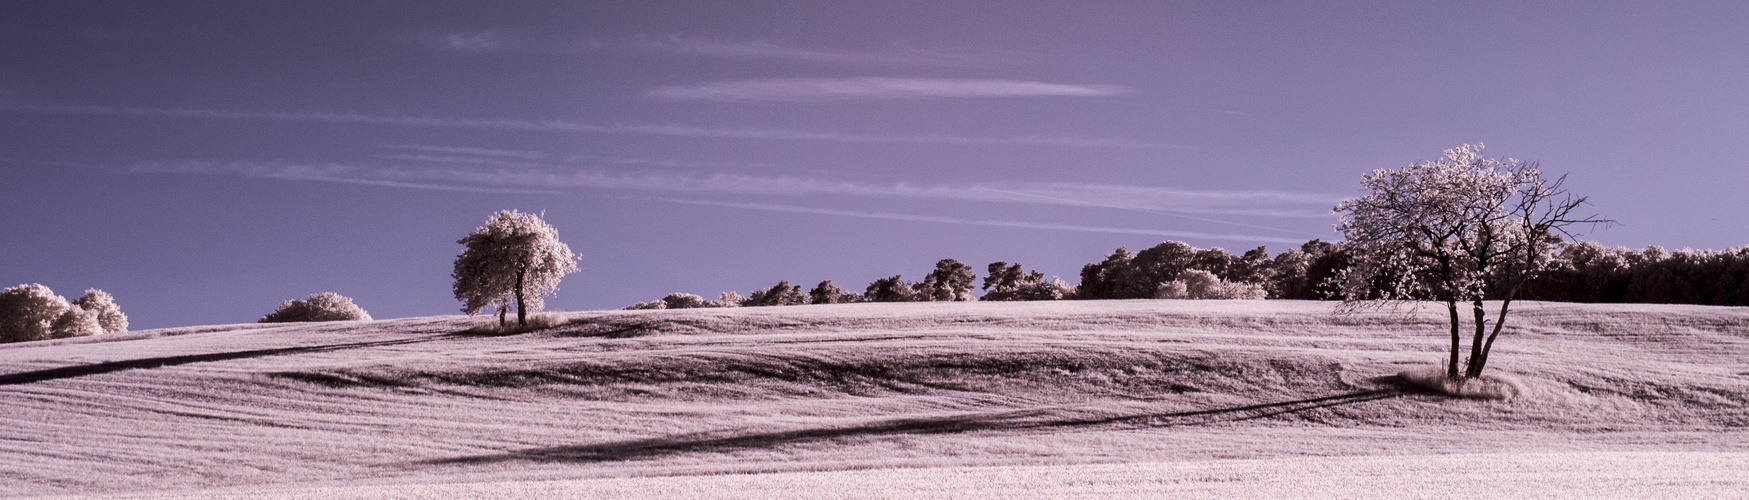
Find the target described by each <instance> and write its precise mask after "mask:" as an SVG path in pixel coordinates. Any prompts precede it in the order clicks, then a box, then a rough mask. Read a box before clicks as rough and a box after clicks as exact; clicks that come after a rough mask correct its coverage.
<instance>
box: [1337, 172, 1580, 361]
mask: <svg viewBox="0 0 1749 500" xmlns="http://www.w3.org/2000/svg"><path fill="white" fill-rule="evenodd" d="M1565 180H1566V176H1561V177H1559V178H1556V179H1553V180H1548V179H1544V178H1543V175H1542V171H1541V170H1538V169H1537V165H1536V163H1534V162H1524V161H1520V160H1516V159H1511V158H1499V159H1497V158H1487V157H1484V156H1482V145H1481V144H1476V145H1474V146H1471V145H1463V146H1459V147H1458V148H1456V149H1450V150H1446V152H1445V158H1444V159H1442V160H1435V161H1424V162H1421V163H1417V164H1414V165H1410V166H1408V167H1404V168H1403V169H1401V170H1389V169H1379V170H1374V171H1373V172H1372V173H1371V174H1367V175H1365V176H1363V177H1362V179H1361V184H1362V185H1363V186H1365V188H1366V190H1367V195H1366V196H1363V197H1360V198H1356V199H1352V200H1347V201H1343V202H1342V203H1340V204H1338V205H1336V207H1335V209H1334V210H1333V212H1334V213H1337V214H1339V216H1338V219H1337V223H1336V224H1335V226H1334V227H1335V228H1336V230H1337V231H1340V232H1342V234H1343V236H1344V237H1346V238H1347V239H1348V246H1347V247H1346V248H1347V249H1348V250H1349V251H1350V252H1351V253H1352V255H1353V256H1354V258H1355V259H1356V262H1354V264H1353V266H1352V267H1350V268H1348V269H1347V270H1346V271H1344V272H1343V273H1342V274H1343V276H1342V278H1343V279H1342V288H1343V291H1344V300H1345V302H1347V304H1348V305H1349V306H1351V307H1352V306H1358V305H1361V304H1367V303H1369V302H1370V303H1378V304H1385V303H1393V302H1399V301H1417V300H1428V299H1432V300H1437V301H1440V302H1443V303H1444V304H1445V306H1446V311H1447V312H1448V313H1449V316H1450V323H1451V356H1450V358H1449V360H1448V361H1449V363H1448V364H1447V367H1446V376H1447V377H1448V378H1450V379H1452V380H1463V379H1470V378H1475V377H1478V376H1480V375H1481V374H1482V369H1483V368H1484V367H1485V366H1486V365H1487V362H1488V352H1489V351H1490V350H1491V349H1492V348H1493V345H1494V339H1495V338H1496V337H1497V336H1498V335H1499V334H1500V329H1501V327H1502V326H1504V325H1505V324H1506V313H1507V310H1508V307H1510V306H1511V304H1512V299H1513V298H1514V297H1515V296H1516V295H1517V293H1518V292H1519V290H1520V289H1522V288H1523V286H1524V284H1525V282H1526V281H1528V280H1529V279H1530V278H1531V276H1532V275H1533V273H1535V272H1536V271H1537V270H1538V269H1540V268H1541V267H1542V266H1544V265H1546V264H1547V262H1548V261H1549V258H1550V257H1551V256H1552V255H1553V251H1554V247H1555V244H1556V243H1558V242H1559V241H1560V239H1559V236H1560V235H1566V236H1568V237H1571V236H1572V234H1570V233H1569V232H1568V231H1567V228H1568V227H1571V226H1573V225H1575V224H1596V223H1600V222H1601V223H1608V222H1610V221H1608V220H1605V219H1600V218H1598V217H1597V216H1596V215H1591V216H1583V217H1580V216H1575V215H1573V212H1574V211H1575V210H1577V209H1578V208H1579V206H1580V205H1583V204H1585V197H1576V196H1574V195H1572V194H1570V193H1568V192H1567V190H1566V189H1564V188H1562V183H1563V182H1564V181H1565ZM1488 298H1498V299H1499V300H1500V301H1501V302H1500V311H1499V313H1498V314H1496V315H1495V317H1494V322H1493V329H1492V332H1489V330H1488V321H1487V311H1486V310H1485V309H1484V308H1483V304H1482V301H1483V299H1488ZM1463 302H1468V303H1469V304H1470V306H1471V310H1472V314H1473V316H1474V322H1475V334H1474V336H1473V337H1472V339H1471V341H1470V356H1469V363H1468V366H1467V368H1466V369H1465V370H1464V371H1463V372H1462V373H1460V372H1459V370H1458V365H1459V363H1458V355H1459V354H1460V351H1461V348H1460V344H1461V337H1462V335H1461V333H1460V327H1459V314H1458V304H1459V303H1463ZM1460 377H1461V378H1460Z"/></svg>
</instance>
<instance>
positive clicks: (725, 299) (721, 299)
mask: <svg viewBox="0 0 1749 500" xmlns="http://www.w3.org/2000/svg"><path fill="white" fill-rule="evenodd" d="M745 303H747V298H746V297H742V296H741V292H737V291H734V290H730V291H727V292H723V293H719V294H717V300H713V301H711V303H710V304H709V305H708V306H707V307H741V304H745Z"/></svg>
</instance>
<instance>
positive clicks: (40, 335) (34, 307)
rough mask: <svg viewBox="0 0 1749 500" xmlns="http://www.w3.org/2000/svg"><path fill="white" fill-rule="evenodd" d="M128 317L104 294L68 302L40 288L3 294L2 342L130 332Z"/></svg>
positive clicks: (89, 294)
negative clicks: (128, 329) (128, 330)
mask: <svg viewBox="0 0 1749 500" xmlns="http://www.w3.org/2000/svg"><path fill="white" fill-rule="evenodd" d="M127 325H128V319H127V315H125V314H122V313H121V308H120V307H117V306H116V305H115V298H114V297H111V296H110V295H109V294H108V293H105V292H104V291H102V290H97V289H91V290H86V291H85V295H84V296H81V297H79V300H76V301H73V302H68V301H67V299H66V298H65V297H62V296H59V295H55V292H54V291H53V290H50V289H49V287H46V286H43V285H40V284H30V285H18V286H15V287H12V288H7V289H5V290H3V291H0V342H24V341H30V340H44V339H56V338H67V337H81V336H86V335H98V334H102V333H105V332H122V331H127Z"/></svg>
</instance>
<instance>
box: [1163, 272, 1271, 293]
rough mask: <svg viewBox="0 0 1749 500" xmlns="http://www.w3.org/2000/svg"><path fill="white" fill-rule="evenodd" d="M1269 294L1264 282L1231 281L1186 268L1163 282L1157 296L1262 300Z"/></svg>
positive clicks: (1209, 273)
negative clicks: (1173, 277)
mask: <svg viewBox="0 0 1749 500" xmlns="http://www.w3.org/2000/svg"><path fill="white" fill-rule="evenodd" d="M1267 295H1268V291H1266V290H1264V288H1263V285H1262V284H1258V283H1231V282H1227V281H1222V280H1221V279H1220V278H1217V277H1215V275H1214V273H1211V272H1208V271H1203V270H1201V269H1186V270H1184V271H1183V272H1180V273H1179V274H1178V279H1176V280H1172V281H1168V282H1165V283H1161V284H1160V286H1159V288H1158V292H1157V293H1156V295H1155V297H1157V298H1162V299H1199V300H1232V299H1238V300H1262V299H1263V298H1264V297H1265V296H1267Z"/></svg>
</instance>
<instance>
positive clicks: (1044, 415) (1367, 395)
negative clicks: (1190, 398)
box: [419, 387, 1412, 465]
mask: <svg viewBox="0 0 1749 500" xmlns="http://www.w3.org/2000/svg"><path fill="white" fill-rule="evenodd" d="M1410 393H1412V392H1411V391H1408V390H1405V389H1404V388H1402V387H1389V388H1385V389H1377V390H1371V391H1359V392H1350V393H1345V394H1337V395H1334V396H1325V397H1318V398H1310V399H1300V400H1294V401H1283V402H1277V403H1264V404H1256V405H1247V406H1235V407H1230V408H1219V409H1213V410H1197V411H1186V412H1173V413H1150V414H1140V415H1118V416H1109V417H1096V418H1051V415H1052V412H1050V411H1047V410H1022V411H1011V412H1001V413H986V414H975V415H955V416H947V417H934V418H903V419H894V420H887V421H881V422H874V423H868V424H863V425H855V426H849V427H830V428H817V429H799V430H792V431H780V432H765V433H756V434H746V435H738V436H721V437H713V436H711V435H710V434H713V433H694V434H682V435H675V436H667V437H660V438H651V439H640V440H632V441H618V442H611V443H601V444H590V445H576V446H558V447H547V448H531V449H526V450H520V451H513V452H509V453H501V454H492V455H473V456H464V457H455V458H447V459H438V460H426V461H422V462H419V463H423V464H432V465H479V464H494V463H503V462H548V463H597V462H618V461H626V460H636V459H648V458H656V457H661V456H666V455H674V454H680V453H692V452H699V453H724V452H732V451H736V450H744V449H754V448H772V447H777V446H783V445H789V444H800V443H808V442H816V441H825V440H831V439H839V438H849V437H861V436H881V435H898V434H919V435H921V434H958V433H966V432H976V431H999V430H1026V429H1054V428H1074V427H1090V426H1098V425H1111V424H1139V425H1145V426H1160V427H1175V426H1183V425H1197V424H1207V423H1216V422H1238V421H1246V420H1255V419H1261V418H1268V417H1273V416H1278V415H1284V414H1291V413H1298V412H1303V411H1307V410H1313V409H1318V408H1329V407H1334V406H1341V405H1351V404H1357V403H1363V402H1367V401H1376V400H1381V399H1389V398H1395V397H1400V396H1403V395H1406V394H1410Z"/></svg>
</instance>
